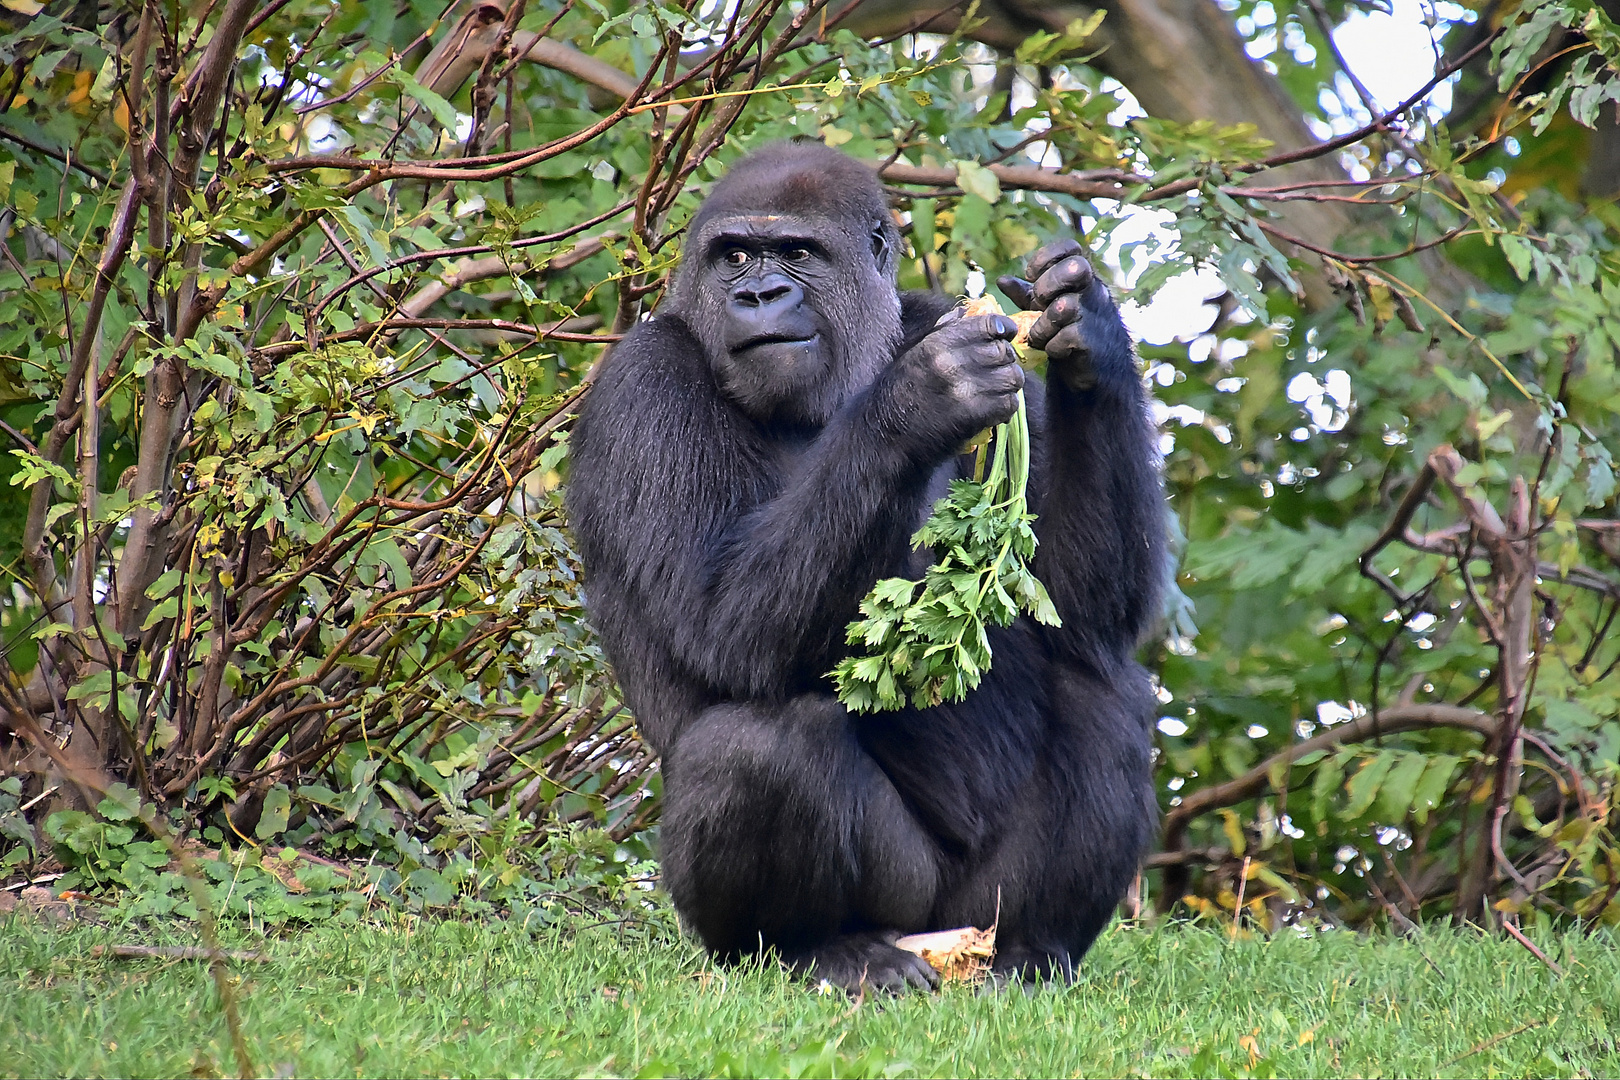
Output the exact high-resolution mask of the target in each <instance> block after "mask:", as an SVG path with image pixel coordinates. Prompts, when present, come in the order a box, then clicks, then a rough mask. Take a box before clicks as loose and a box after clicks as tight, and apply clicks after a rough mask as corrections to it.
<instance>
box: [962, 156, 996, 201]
mask: <svg viewBox="0 0 1620 1080" xmlns="http://www.w3.org/2000/svg"><path fill="white" fill-rule="evenodd" d="M955 164H956V182H957V184H959V185H960V186H961V188H962V190H963V191H965V192H967V193H968V194H969V195H977V196H978V197H979V198H981V199H983V200H984V201H985V202H987V203H989V204H991V205H992V206H993V205H995V204H996V203H997V202H999V201H1001V181H1000V180H999V179H997V178H996V174H995V173H993V172H991V171H990V170H989V169H987V168H985V167H984V166H983V165H980V164H979V163H978V162H976V161H958V162H956V163H955Z"/></svg>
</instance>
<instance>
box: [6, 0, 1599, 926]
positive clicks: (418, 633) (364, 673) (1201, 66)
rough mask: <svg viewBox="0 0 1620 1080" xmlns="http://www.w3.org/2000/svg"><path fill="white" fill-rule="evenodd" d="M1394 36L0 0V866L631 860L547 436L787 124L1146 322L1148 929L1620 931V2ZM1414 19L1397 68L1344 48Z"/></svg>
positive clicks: (611, 724)
mask: <svg viewBox="0 0 1620 1080" xmlns="http://www.w3.org/2000/svg"><path fill="white" fill-rule="evenodd" d="M1386 7H1387V5H1385V4H1383V3H1381V2H1377V0H1366V2H1355V0H1300V2H1295V3H1288V2H1285V0H1256V2H1251V0H1219V2H1216V0H1133V2H1131V3H1123V2H1111V0H1109V2H1101V3H1097V4H1069V3H1035V2H1032V0H1031V2H1018V0H977V2H973V0H969V2H963V3H948V2H945V0H854V2H827V0H741V2H736V0H731V2H725V3H720V2H716V0H689V2H686V3H679V2H673V3H653V4H640V3H634V4H632V3H625V2H623V0H611V2H608V0H565V2H557V0H543V2H533V3H525V2H524V0H511V2H510V3H509V4H501V3H494V2H485V3H468V2H466V0H454V2H451V3H449V4H448V5H446V4H445V3H443V2H442V0H398V2H394V3H388V4H382V3H378V4H335V3H331V2H329V0H217V2H212V3H181V2H179V0H146V2H145V3H144V4H143V3H139V2H135V0H125V2H122V3H114V4H108V3H101V4H97V3H95V2H94V0H81V2H77V3H68V2H62V3H45V4H41V3H38V2H36V0H4V3H3V9H4V10H0V69H3V70H0V203H3V209H0V233H3V238H4V242H3V243H0V441H3V442H5V443H6V444H7V445H6V454H5V455H4V456H3V457H0V462H3V464H0V471H4V473H5V474H6V475H7V478H8V480H9V483H8V484H6V485H0V572H3V574H4V576H5V581H4V589H3V591H0V774H3V779H0V869H3V871H4V875H5V877H6V879H7V880H22V879H24V878H29V879H32V878H33V877H36V876H39V875H43V874H49V873H55V874H62V875H65V876H64V877H63V878H59V879H57V880H59V881H61V882H62V885H63V887H80V888H83V887H89V886H91V885H97V884H125V885H134V886H137V887H139V888H147V889H155V888H158V884H157V883H158V882H159V881H160V879H162V870H163V867H164V866H165V865H166V863H167V859H168V852H167V851H166V850H160V849H159V847H158V846H156V845H155V844H154V842H152V841H149V840H146V839H145V838H144V834H143V833H142V831H141V830H139V829H137V828H136V827H135V823H134V817H133V815H132V812H131V811H130V809H129V807H130V806H131V805H132V803H133V801H135V800H139V801H140V802H142V803H144V804H147V805H149V806H153V807H155V808H156V809H157V810H158V811H159V812H160V813H161V814H163V815H165V816H166V819H167V820H168V821H169V822H170V823H171V824H172V825H173V826H174V827H175V828H177V829H179V830H180V831H182V832H184V833H187V834H188V835H192V836H195V837H196V838H198V839H199V840H201V841H202V842H204V843H205V844H208V845H211V846H213V847H216V848H217V847H221V846H223V847H226V848H230V849H232V850H233V851H234V852H236V853H237V858H238V860H239V861H240V860H244V859H245V860H248V861H259V860H264V861H265V862H266V864H267V865H269V866H271V868H272V869H274V863H273V862H272V861H270V860H269V859H267V856H269V855H270V854H271V853H278V857H280V858H283V859H284V861H286V862H291V861H294V860H296V859H297V858H298V857H299V855H301V854H303V855H307V856H308V857H310V858H314V859H317V860H323V861H329V862H331V863H334V864H336V865H337V866H339V867H340V868H341V867H342V866H352V865H354V864H364V865H365V868H366V869H365V874H366V875H367V878H368V880H369V881H370V883H371V887H372V895H373V896H390V897H393V898H394V902H398V903H401V904H406V905H410V906H413V907H423V906H426V907H438V906H446V905H454V904H457V903H462V904H467V903H477V904H486V903H490V902H498V903H509V902H516V900H517V899H521V898H522V897H525V896H532V895H534V894H536V893H537V892H541V891H544V890H545V889H546V888H548V887H551V886H548V885H547V883H548V882H550V883H553V885H557V883H561V884H560V885H557V887H559V888H563V889H564V891H566V890H567V889H570V888H573V887H574V885H573V884H570V883H575V882H576V879H577V871H578V866H579V860H580V858H581V857H583V856H590V857H593V858H596V859H598V860H599V861H600V863H601V864H602V865H607V866H614V867H618V868H619V869H618V870H617V871H615V873H616V874H617V875H618V876H617V877H613V878H612V880H611V881H610V882H609V888H608V894H612V895H618V893H616V892H615V890H622V889H624V888H632V887H635V886H636V883H638V882H639V883H643V884H644V883H645V882H646V881H647V880H648V875H649V874H650V873H651V869H650V866H649V864H647V863H645V862H644V861H643V860H644V859H645V858H646V857H647V855H648V854H649V852H650V851H651V845H652V844H653V843H654V842H655V838H656V829H657V819H658V793H659V775H658V769H657V764H656V761H655V760H654V759H653V758H652V757H651V756H650V755H649V753H648V752H647V751H646V750H645V749H644V748H643V747H642V745H641V744H640V743H639V742H638V741H637V739H636V735H635V729H634V718H633V717H631V716H630V715H629V714H628V713H627V712H626V711H625V710H624V709H623V707H622V705H621V704H620V702H619V700H618V698H617V695H616V692H615V689H614V687H613V685H612V682H611V678H610V675H609V673H608V672H607V671H606V670H605V668H604V665H603V661H602V658H601V655H600V653H599V651H598V649H597V647H596V645H595V643H594V639H593V637H592V634H591V631H590V629H589V626H588V623H587V621H586V619H585V617H584V614H583V610H582V583H581V576H580V570H579V566H578V564H577V561H576V559H575V556H574V552H573V549H572V547H571V545H570V541H569V537H568V533H567V522H566V521H565V520H564V516H563V512H562V502H561V495H560V488H561V485H563V484H565V483H566V477H567V441H566V438H567V431H568V426H569V423H570V420H571V418H572V410H573V408H574V406H575V405H576V403H577V402H578V400H579V397H580V395H581V394H583V393H588V392H589V390H588V387H589V380H590V373H591V371H592V368H593V365H594V364H596V363H598V362H599V360H600V357H601V356H602V354H603V352H604V350H605V349H606V348H608V347H609V346H610V345H611V343H612V342H613V341H614V340H616V339H617V337H618V336H619V335H620V334H621V333H622V332H623V331H624V329H625V328H626V327H628V326H630V325H632V323H633V322H634V320H636V319H637V318H639V317H640V316H641V315H642V314H643V313H645V312H646V311H648V310H651V309H652V308H653V307H655V306H656V304H657V301H658V297H659V294H660V291H661V289H662V288H663V285H664V282H665V277H666V274H667V272H668V271H669V269H670V268H671V267H672V266H673V264H674V263H675V261H676V260H677V259H678V257H679V251H680V245H681V233H682V227H683V225H684V223H685V221H686V220H687V218H688V217H689V216H690V214H691V213H692V211H693V210H694V209H695V207H696V206H697V205H698V203H699V202H700V201H701V199H702V197H703V194H704V193H705V191H706V190H707V188H708V186H709V185H710V184H711V183H712V182H713V180H714V179H715V178H716V177H717V176H719V175H720V174H722V173H723V172H724V170H725V167H726V165H727V163H728V162H730V161H733V160H735V159H736V158H737V157H739V156H740V155H742V154H744V153H746V152H747V151H748V150H750V149H751V148H754V147H757V146H759V145H761V144H763V143H765V142H767V141H770V140H774V139H781V138H784V137H789V136H803V137H809V138H816V139H821V140H823V141H825V142H827V143H828V144H830V145H834V146H838V147H841V148H842V149H843V150H845V151H846V152H848V153H850V154H852V155H854V156H856V157H858V158H861V159H863V160H867V161H869V162H871V163H872V166H873V167H874V168H875V169H878V170H880V172H881V175H882V176H883V178H884V181H885V183H886V185H888V189H889V191H890V193H891V195H892V198H893V204H894V207H895V210H896V213H897V214H898V215H899V218H900V220H901V221H902V222H903V226H904V230H905V234H906V239H907V244H908V249H907V252H906V258H905V260H904V263H903V268H902V275H901V276H902V280H901V284H902V285H903V286H904V287H908V288H921V287H935V288H942V289H945V290H947V291H951V292H956V293H965V294H975V293H978V292H980V291H982V290H983V289H984V287H985V282H986V281H987V280H990V281H993V280H994V279H995V276H996V275H997V274H998V273H1003V272H1006V271H1008V270H1016V269H1017V268H1018V266H1019V264H1020V262H1021V259H1022V257H1023V256H1024V255H1026V254H1028V253H1029V252H1030V251H1032V250H1033V249H1034V248H1035V247H1036V246H1037V245H1038V244H1039V243H1040V242H1042V241H1043V240H1045V239H1047V238H1050V237H1053V236H1058V235H1071V234H1078V235H1081V236H1082V237H1083V239H1084V241H1085V242H1086V243H1087V244H1088V245H1089V246H1090V247H1091V249H1092V250H1093V252H1094V253H1095V254H1096V257H1097V260H1098V263H1099V265H1100V266H1103V267H1105V268H1106V270H1107V272H1108V273H1109V274H1111V275H1112V277H1113V279H1114V280H1115V283H1116V285H1117V286H1118V288H1119V290H1120V292H1121V294H1122V296H1125V297H1127V298H1128V299H1129V300H1130V301H1131V303H1129V304H1128V305H1127V308H1128V311H1129V317H1130V320H1131V322H1132V325H1133V327H1134V328H1135V329H1136V330H1137V332H1138V333H1139V334H1140V335H1141V336H1142V337H1143V339H1144V344H1143V347H1142V356H1143V359H1144V377H1145V378H1146V379H1148V380H1149V382H1150V386H1151V389H1152V392H1153V394H1154V396H1155V410H1156V415H1157V418H1158V419H1159V420H1160V421H1161V422H1162V424H1163V427H1162V435H1161V448H1162V450H1163V452H1164V455H1165V463H1164V468H1165V477H1166V482H1167V487H1168V490H1169V492H1170V496H1171V498H1170V509H1171V512H1172V513H1173V515H1174V517H1175V520H1176V522H1177V526H1178V535H1179V536H1180V537H1181V538H1182V540H1183V543H1182V553H1181V558H1182V562H1181V569H1180V573H1179V576H1178V585H1179V588H1178V589H1177V590H1172V593H1171V596H1172V600H1171V603H1170V605H1169V606H1168V608H1167V611H1166V613H1165V623H1164V630H1163V633H1162V635H1161V636H1160V637H1158V638H1156V639H1155V640H1154V641H1152V642H1150V643H1149V644H1148V645H1147V646H1145V648H1144V659H1145V661H1146V662H1147V663H1149V664H1150V665H1151V667H1152V668H1153V669H1154V671H1155V672H1156V674H1157V676H1158V678H1159V680H1160V685H1161V690H1160V700H1161V702H1162V706H1163V716H1162V718H1161V719H1160V720H1159V722H1158V732H1159V735H1158V757H1157V769H1158V776H1159V780H1160V784H1161V796H1162V806H1163V808H1164V811H1165V819H1164V838H1163V845H1162V850H1160V851H1159V852H1157V853H1156V854H1155V855H1153V856H1152V857H1151V859H1150V861H1149V866H1148V868H1147V870H1146V872H1145V874H1144V877H1143V880H1142V883H1141V886H1140V888H1139V889H1138V890H1136V891H1135V894H1134V896H1133V899H1132V901H1131V904H1132V905H1133V906H1134V907H1135V908H1136V909H1138V910H1141V909H1142V907H1143V905H1146V906H1149V907H1157V908H1159V909H1160V910H1170V909H1171V908H1172V907H1174V906H1176V905H1178V904H1180V905H1183V908H1184V909H1185V910H1191V911H1193V912H1197V913H1202V914H1205V915H1211V916H1216V917H1221V918H1227V919H1231V918H1234V917H1236V918H1241V919H1244V920H1247V921H1249V922H1251V923H1253V924H1254V925H1256V926H1260V927H1264V928H1268V929H1269V928H1272V927H1275V926H1277V925H1279V924H1280V923H1282V922H1286V921H1288V920H1291V919H1294V918H1298V917H1301V916H1302V915H1303V916H1307V917H1310V918H1316V919H1322V920H1326V921H1330V922H1344V923H1351V924H1362V923H1366V922H1368V921H1378V920H1385V919H1387V920H1390V921H1392V922H1394V923H1395V924H1397V925H1401V926H1405V925H1407V924H1408V922H1409V921H1412V920H1421V919H1423V918H1435V917H1440V916H1444V915H1446V914H1453V915H1456V916H1460V917H1462V918H1466V919H1470V920H1473V921H1476V922H1480V923H1487V922H1491V923H1499V922H1503V921H1505V922H1507V923H1508V924H1509V925H1511V926H1516V925H1518V924H1519V923H1521V922H1530V921H1535V920H1541V919H1549V918H1550V919H1558V920H1565V921H1568V920H1574V919H1579V920H1586V921H1602V922H1606V923H1609V924H1614V923H1616V922H1620V902H1617V892H1620V848H1617V843H1616V838H1615V834H1614V829H1615V825H1616V812H1615V809H1614V795H1615V783H1616V778H1617V769H1620V764H1617V762H1620V705H1617V698H1620V690H1617V688H1620V678H1617V675H1616V672H1617V668H1620V635H1617V634H1616V632H1615V624H1616V616H1617V613H1620V570H1617V565H1616V562H1617V559H1620V519H1617V516H1616V505H1615V490H1616V480H1615V473H1614V469H1615V465H1614V461H1613V458H1612V448H1613V447H1615V446H1617V445H1620V441H1617V435H1620V377H1617V374H1616V351H1617V350H1620V255H1617V254H1616V250H1615V243H1616V241H1617V239H1620V212H1617V210H1616V206H1615V201H1614V200H1615V196H1616V194H1617V192H1620V114H1617V112H1616V108H1617V101H1620V31H1617V29H1616V18H1617V16H1620V4H1616V3H1615V2H1614V0H1606V2H1603V3H1595V2H1590V0H1586V2H1582V0H1530V2H1525V3H1517V4H1516V3H1508V2H1495V0H1472V2H1468V3H1453V2H1438V3H1433V4H1423V5H1414V4H1405V0H1403V6H1402V8H1401V11H1402V12H1404V13H1405V16H1406V21H1405V22H1404V23H1399V20H1393V19H1389V17H1388V15H1387V14H1384V12H1385V10H1386ZM1379 19H1384V20H1386V22H1383V23H1380V22H1376V21H1375V20H1379ZM1397 24H1399V25H1400V27H1401V30H1400V34H1401V35H1404V38H1401V37H1400V36H1399V35H1396V34H1394V32H1393V31H1386V32H1389V33H1390V34H1391V37H1390V43H1389V44H1390V48H1391V49H1392V50H1393V49H1394V48H1395V47H1396V46H1397V45H1398V44H1399V41H1400V40H1406V41H1407V42H1410V41H1411V40H1413V39H1414V35H1416V38H1415V40H1417V41H1418V42H1419V43H1420V46H1419V51H1418V53H1417V54H1416V55H1417V57H1418V60H1417V61H1416V62H1414V66H1413V67H1412V70H1409V71H1406V72H1404V75H1405V76H1406V79H1407V83H1401V84H1400V85H1401V86H1402V87H1404V88H1402V89H1399V90H1398V91H1396V92H1395V96H1394V97H1391V96H1390V94H1391V91H1390V90H1389V86H1390V85H1395V84H1397V83H1400V80H1399V79H1397V80H1395V82H1394V83H1392V82H1391V81H1390V80H1389V79H1388V78H1384V79H1382V81H1380V80H1379V79H1374V78H1372V74H1371V73H1367V72H1358V71H1357V70H1356V65H1355V64H1354V63H1350V62H1348V61H1347V60H1346V57H1345V55H1344V52H1343V50H1342V49H1341V48H1340V43H1341V42H1348V41H1350V40H1351V39H1352V37H1353V36H1354V34H1355V33H1362V34H1363V35H1365V33H1366V32H1367V31H1368V30H1369V28H1376V27H1379V26H1395V25H1397ZM1373 32H1375V33H1376V32H1377V30H1376V29H1374V31H1373ZM1385 74H1386V75H1387V72H1386V73H1385ZM1363 75H1366V76H1367V78H1366V79H1364V78H1363V77H1362V76H1363ZM1408 84H1409V85H1408ZM627 509H629V508H627ZM109 785H111V791H112V796H111V797H107V798H104V796H106V795H107V792H108V790H109ZM582 830H583V831H582ZM289 853H291V854H289ZM283 876H284V875H279V874H270V873H269V872H268V871H267V872H266V878H265V880H269V878H271V877H275V878H276V879H277V880H281V878H282V877H283ZM592 880H593V881H594V882H596V883H597V884H598V885H600V884H601V881H602V880H603V879H601V878H600V877H598V878H593V879H592ZM162 887H163V888H168V889H171V890H173V891H174V892H175V895H176V896H177V897H178V896H179V887H178V885H177V883H176V881H168V882H167V883H166V884H164V885H163V886H162ZM593 887H595V886H593ZM176 902H177V903H179V902H180V901H178V900H177V901H176ZM367 902H368V903H369V902H370V901H369V900H368V901H367ZM262 910H263V908H262V907H261V912H262ZM287 910H288V911H289V912H290V915H288V917H299V916H300V914H301V913H300V911H299V910H298V909H297V907H296V905H295V906H294V907H292V908H289V909H287Z"/></svg>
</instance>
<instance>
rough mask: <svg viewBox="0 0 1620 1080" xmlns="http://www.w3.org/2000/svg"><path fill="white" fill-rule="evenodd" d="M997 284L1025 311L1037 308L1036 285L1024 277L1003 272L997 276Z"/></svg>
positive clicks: (1008, 297)
mask: <svg viewBox="0 0 1620 1080" xmlns="http://www.w3.org/2000/svg"><path fill="white" fill-rule="evenodd" d="M996 286H997V287H998V288H999V289H1001V291H1002V292H1003V293H1005V294H1006V297H1007V299H1009V300H1011V301H1012V302H1013V303H1015V304H1017V305H1018V306H1019V307H1020V308H1021V309H1023V310H1024V311H1034V310H1035V286H1034V285H1032V284H1030V283H1029V282H1027V281H1025V280H1024V279H1023V278H1021V277H1013V276H1012V275H1011V274H1003V275H1002V276H1001V277H998V278H996Z"/></svg>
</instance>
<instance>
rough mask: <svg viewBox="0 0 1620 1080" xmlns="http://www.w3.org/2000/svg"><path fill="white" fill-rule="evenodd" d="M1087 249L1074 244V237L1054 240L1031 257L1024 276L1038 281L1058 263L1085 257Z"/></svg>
mask: <svg viewBox="0 0 1620 1080" xmlns="http://www.w3.org/2000/svg"><path fill="white" fill-rule="evenodd" d="M1085 253H1086V252H1085V248H1082V247H1081V246H1080V245H1079V244H1077V243H1075V242H1074V239H1073V238H1072V237H1065V238H1064V239H1062V240H1053V241H1052V242H1051V243H1050V244H1047V245H1046V246H1045V247H1043V248H1041V249H1040V250H1039V251H1037V252H1035V254H1033V255H1031V256H1030V257H1029V261H1028V262H1026V263H1025V264H1024V274H1025V276H1026V277H1028V278H1029V279H1030V280H1031V281H1038V280H1039V279H1040V276H1041V275H1042V274H1044V273H1046V272H1047V271H1048V270H1050V269H1051V268H1052V267H1053V266H1054V265H1056V264H1057V263H1060V262H1062V261H1063V260H1064V259H1068V258H1072V257H1074V256H1076V255H1084V254H1085Z"/></svg>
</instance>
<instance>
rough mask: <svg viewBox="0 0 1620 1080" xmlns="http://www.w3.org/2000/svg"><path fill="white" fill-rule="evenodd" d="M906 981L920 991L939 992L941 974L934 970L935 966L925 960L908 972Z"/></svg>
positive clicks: (914, 965)
mask: <svg viewBox="0 0 1620 1080" xmlns="http://www.w3.org/2000/svg"><path fill="white" fill-rule="evenodd" d="M906 981H907V982H909V983H910V984H911V985H912V986H915V987H916V988H917V989H918V990H938V989H939V972H937V971H935V970H934V965H932V964H930V963H928V962H927V961H926V960H924V961H922V962H921V963H919V964H913V965H912V966H911V970H910V971H908V972H906Z"/></svg>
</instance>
